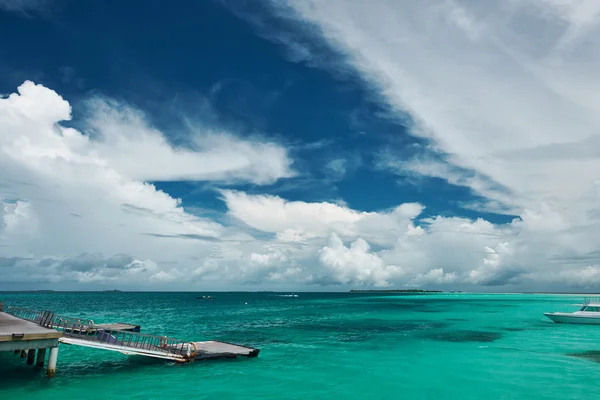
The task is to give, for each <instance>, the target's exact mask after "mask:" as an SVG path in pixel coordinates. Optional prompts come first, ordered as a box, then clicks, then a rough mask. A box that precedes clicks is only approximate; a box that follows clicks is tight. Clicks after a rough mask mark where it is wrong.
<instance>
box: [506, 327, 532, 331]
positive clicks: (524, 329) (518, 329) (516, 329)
mask: <svg viewBox="0 0 600 400" xmlns="http://www.w3.org/2000/svg"><path fill="white" fill-rule="evenodd" d="M502 330H504V331H507V332H521V331H526V330H527V329H526V328H512V327H508V328H502Z"/></svg>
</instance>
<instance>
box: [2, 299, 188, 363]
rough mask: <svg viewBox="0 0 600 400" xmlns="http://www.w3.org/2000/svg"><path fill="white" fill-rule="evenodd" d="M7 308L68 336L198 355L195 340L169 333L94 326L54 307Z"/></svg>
mask: <svg viewBox="0 0 600 400" xmlns="http://www.w3.org/2000/svg"><path fill="white" fill-rule="evenodd" d="M6 312H7V313H8V314H11V315H13V316H15V317H17V318H21V319H24V320H27V321H31V322H35V323H37V324H39V325H41V326H44V327H47V328H51V329H55V330H57V331H61V332H63V334H64V336H67V337H71V338H75V339H81V340H86V341H93V342H100V343H107V344H110V345H113V346H119V347H123V348H124V349H136V350H149V351H154V352H161V353H166V354H171V355H176V356H181V357H183V358H186V359H188V358H193V357H194V356H195V355H196V346H195V345H194V344H193V343H192V342H184V341H182V340H179V339H174V338H169V337H166V336H156V335H148V334H145V333H139V332H130V331H122V330H106V329H100V328H96V327H95V326H94V321H92V320H89V319H81V318H73V317H67V316H63V315H56V314H54V313H53V312H51V311H33V310H28V309H26V308H18V307H11V306H9V307H7V310H6Z"/></svg>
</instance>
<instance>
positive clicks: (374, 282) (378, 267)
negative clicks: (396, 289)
mask: <svg viewBox="0 0 600 400" xmlns="http://www.w3.org/2000/svg"><path fill="white" fill-rule="evenodd" d="M318 255H319V261H320V262H321V264H322V265H323V266H325V267H326V268H327V269H328V270H329V271H331V279H332V280H333V281H335V282H338V283H342V284H346V285H348V284H352V285H361V286H362V285H369V286H389V285H390V282H392V281H396V282H397V281H399V279H400V278H401V277H402V275H403V274H404V270H403V269H402V268H401V267H399V266H396V265H386V264H385V263H384V262H383V260H382V259H381V258H380V257H379V256H378V255H377V254H375V253H372V252H371V251H370V246H369V244H368V243H367V242H366V241H365V240H364V239H362V238H358V239H356V241H354V242H352V244H350V246H349V247H346V246H345V245H344V243H343V242H342V240H341V239H340V238H339V236H337V235H336V234H335V233H332V234H331V237H330V239H329V243H328V244H327V246H325V247H323V248H322V249H320V250H319V251H318Z"/></svg>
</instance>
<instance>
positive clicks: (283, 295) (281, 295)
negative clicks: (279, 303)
mask: <svg viewBox="0 0 600 400" xmlns="http://www.w3.org/2000/svg"><path fill="white" fill-rule="evenodd" d="M278 296H279V297H298V295H297V294H294V293H292V294H280V295H278Z"/></svg>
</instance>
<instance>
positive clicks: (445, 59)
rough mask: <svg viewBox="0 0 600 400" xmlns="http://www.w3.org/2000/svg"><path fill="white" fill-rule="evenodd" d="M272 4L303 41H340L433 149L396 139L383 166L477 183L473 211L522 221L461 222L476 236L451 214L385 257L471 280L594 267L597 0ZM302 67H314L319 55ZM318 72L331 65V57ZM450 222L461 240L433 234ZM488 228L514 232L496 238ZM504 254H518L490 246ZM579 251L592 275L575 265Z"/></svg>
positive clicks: (344, 56) (349, 62) (351, 61)
mask: <svg viewBox="0 0 600 400" xmlns="http://www.w3.org/2000/svg"><path fill="white" fill-rule="evenodd" d="M271 4H272V5H273V8H272V9H273V11H274V12H275V13H276V14H277V15H278V16H280V17H281V18H284V19H287V20H288V21H299V24H297V25H296V26H297V27H298V29H300V30H304V32H305V34H306V36H307V37H310V38H311V39H312V40H314V41H317V42H318V41H323V42H325V43H327V44H328V45H329V46H330V47H331V48H333V49H334V50H335V51H336V52H337V53H338V54H339V63H340V64H343V63H345V64H346V66H350V67H351V68H352V69H353V70H355V71H356V72H358V74H360V76H362V77H363V78H364V80H365V81H366V82H367V83H368V84H369V85H370V86H371V88H372V89H373V91H374V92H375V93H377V94H379V96H380V100H381V102H382V103H385V104H387V105H388V106H389V107H390V110H391V111H393V112H394V113H395V114H396V115H397V116H399V117H400V118H401V119H402V120H404V121H407V118H406V115H408V116H409V117H410V122H407V126H408V127H409V129H410V132H411V133H412V134H413V135H415V136H418V137H421V138H424V139H426V140H427V141H428V142H429V144H430V146H429V147H428V148H426V151H427V153H425V154H421V155H418V156H416V157H414V158H409V159H406V158H403V157H402V155H400V154H396V153H395V149H394V148H393V147H389V148H388V149H387V150H386V152H384V153H383V156H382V157H381V160H380V162H379V164H380V165H379V166H380V167H384V168H386V169H390V170H392V171H394V172H396V173H398V174H400V175H404V176H411V177H414V176H425V177H437V178H442V179H446V180H447V181H448V182H450V183H452V184H454V185H460V186H465V187H468V188H471V189H472V190H473V191H474V192H475V193H476V194H478V195H480V196H482V197H483V198H484V199H485V200H483V201H476V202H471V203H466V204H465V207H467V208H470V209H475V210H483V211H495V212H501V213H508V214H513V215H518V216H520V217H521V219H522V221H514V222H513V223H512V224H510V225H508V226H506V227H496V226H493V225H492V224H489V223H485V224H484V223H480V222H477V221H476V222H472V221H471V222H466V224H467V225H465V226H470V227H477V226H478V228H477V229H479V228H484V226H487V228H485V230H484V232H481V233H479V234H477V238H478V239H476V238H475V239H473V238H471V239H469V236H466V235H463V234H462V229H463V228H462V227H460V226H456V225H455V223H456V221H454V220H452V219H445V218H439V217H438V218H437V219H434V220H432V221H433V222H432V223H431V225H430V226H429V228H428V229H429V230H428V231H427V232H426V234H425V235H423V236H424V237H421V240H422V243H421V245H420V246H425V247H424V248H426V249H428V251H426V252H421V250H420V248H419V247H417V248H412V247H410V246H408V245H405V247H406V250H405V251H404V252H402V251H401V250H402V249H404V247H403V246H404V245H403V246H400V247H398V246H396V247H395V248H394V249H388V250H387V251H388V253H387V257H390V259H389V260H387V261H386V262H387V263H392V262H393V263H396V262H397V258H394V257H399V256H402V257H403V258H404V257H406V259H408V260H412V261H411V263H413V262H414V263H419V260H418V259H419V258H420V259H421V261H420V263H423V264H428V265H430V266H431V268H430V269H432V270H434V269H436V268H442V269H443V270H444V271H446V272H444V273H447V272H448V271H449V272H453V271H454V268H459V269H461V268H462V266H464V265H470V266H471V267H470V268H468V270H469V271H472V273H467V274H464V273H460V271H458V272H457V275H456V276H457V282H459V281H469V280H470V281H471V282H473V283H477V284H497V283H499V282H504V283H506V282H526V281H527V280H529V282H530V283H531V282H534V281H535V280H536V279H539V280H540V281H547V280H544V276H554V277H556V276H564V277H571V276H577V274H583V275H586V274H588V275H589V274H590V271H594V270H595V269H594V268H595V265H597V264H598V255H597V249H598V246H597V243H596V241H595V239H594V238H595V237H597V236H598V235H599V234H600V223H599V222H598V216H599V215H600V208H599V207H598V201H599V200H600V185H599V182H600V129H599V128H598V127H599V126H600V113H598V109H600V69H598V67H597V66H598V64H599V62H600V5H599V3H598V2H597V1H595V0H535V1H523V0H511V1H505V2H495V3H489V2H484V3H481V2H474V1H469V0H452V1H448V0H439V1H434V2H419V1H409V0H406V1H393V0H376V1H372V2H363V1H360V0H299V1H272V2H271ZM293 44H294V43H293V42H292V43H291V45H293ZM319 46H321V45H320V44H318V45H317V48H319ZM308 65H311V66H315V65H317V66H319V59H318V58H316V59H314V60H309V63H308ZM322 66H323V67H324V68H330V67H331V62H329V63H328V64H324V65H322ZM342 69H343V68H342ZM442 225H446V226H447V225H451V226H448V227H449V228H451V229H450V230H449V231H448V232H453V231H452V229H458V232H460V233H461V234H458V235H457V234H456V233H455V234H452V235H449V236H448V237H444V236H443V234H442V232H441V231H435V232H436V233H435V234H434V230H437V229H440V226H442ZM498 231H499V232H498ZM508 231H510V233H509V232H508ZM465 234H466V232H465ZM494 234H499V235H501V236H502V235H509V236H508V239H507V236H503V237H502V238H496V239H498V240H491V241H490V238H492V236H491V235H494ZM473 237H475V236H473ZM425 238H427V239H425ZM434 238H437V239H435V240H434ZM442 238H444V240H442ZM483 238H487V239H483ZM438 240H439V241H438ZM465 241H473V242H474V244H476V245H475V246H472V245H471V244H469V243H465ZM434 243H435V245H434ZM501 243H507V244H506V246H507V247H506V248H502V245H501ZM450 244H451V246H450ZM498 246H500V247H498ZM490 249H491V250H492V252H491V253H490ZM498 249H500V250H498ZM508 249H510V254H503V255H498V254H499V253H498V254H496V253H494V252H497V251H498V252H500V253H501V252H504V251H508ZM409 250H410V251H411V252H412V253H411V252H409ZM430 252H442V253H444V254H447V255H448V260H443V259H441V260H438V261H437V262H438V263H439V264H435V263H434V262H433V258H432V256H431V255H430V254H431V253H430ZM475 254H478V255H477V256H475ZM482 254H487V256H486V257H487V258H485V259H482V257H481V255H482ZM494 254H496V255H497V256H498V258H497V259H496V261H494V257H495V256H494ZM594 254H595V256H588V255H594ZM385 257H386V255H382V258H383V259H384V260H385ZM582 259H585V260H587V262H589V263H590V265H589V268H591V269H581V267H580V266H579V265H577V266H576V267H574V266H573V264H576V263H579V262H580V260H582ZM485 260H487V263H486V262H485ZM495 262H497V265H496V264H495ZM399 265H402V266H404V265H405V264H403V263H400V264H399ZM419 273H425V272H419ZM561 273H562V275H561ZM571 273H572V275H571ZM553 282H554V281H553ZM564 282H565V284H569V282H573V283H576V282H577V280H576V279H565V281H564Z"/></svg>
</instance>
